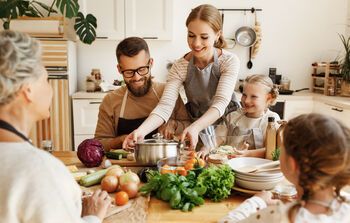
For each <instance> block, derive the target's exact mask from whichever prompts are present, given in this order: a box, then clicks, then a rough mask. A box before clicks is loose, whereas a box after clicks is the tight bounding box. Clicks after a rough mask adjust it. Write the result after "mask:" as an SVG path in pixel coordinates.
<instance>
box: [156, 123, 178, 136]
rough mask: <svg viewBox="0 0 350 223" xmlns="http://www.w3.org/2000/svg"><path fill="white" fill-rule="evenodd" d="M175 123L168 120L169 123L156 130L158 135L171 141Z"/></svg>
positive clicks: (175, 127) (175, 126)
mask: <svg viewBox="0 0 350 223" xmlns="http://www.w3.org/2000/svg"><path fill="white" fill-rule="evenodd" d="M177 124H178V123H177V121H175V120H173V119H169V121H168V122H167V123H165V124H163V125H161V126H160V127H159V128H158V131H159V133H160V134H162V135H163V136H164V138H165V139H173V138H174V135H175V132H176V129H177Z"/></svg>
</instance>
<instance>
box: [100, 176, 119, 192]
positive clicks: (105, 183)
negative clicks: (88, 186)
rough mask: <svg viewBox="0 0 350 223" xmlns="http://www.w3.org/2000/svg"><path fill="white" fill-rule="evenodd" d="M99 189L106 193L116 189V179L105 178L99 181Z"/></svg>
mask: <svg viewBox="0 0 350 223" xmlns="http://www.w3.org/2000/svg"><path fill="white" fill-rule="evenodd" d="M101 189H102V190H105V191H107V192H108V193H111V192H114V191H116V190H117V189H118V178H117V177H115V176H105V177H104V178H103V179H102V181H101Z"/></svg>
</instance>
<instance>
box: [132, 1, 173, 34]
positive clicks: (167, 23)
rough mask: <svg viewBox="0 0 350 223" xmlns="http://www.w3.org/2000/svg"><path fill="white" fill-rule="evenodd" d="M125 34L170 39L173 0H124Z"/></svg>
mask: <svg viewBox="0 0 350 223" xmlns="http://www.w3.org/2000/svg"><path fill="white" fill-rule="evenodd" d="M125 11H126V14H125V35H126V37H129V36H139V37H142V38H144V39H158V40H171V39H172V35H173V33H172V29H173V21H172V18H173V0H126V1H125Z"/></svg>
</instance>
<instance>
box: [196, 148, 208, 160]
mask: <svg viewBox="0 0 350 223" xmlns="http://www.w3.org/2000/svg"><path fill="white" fill-rule="evenodd" d="M208 155H209V149H208V148H207V147H205V146H202V148H201V149H200V150H199V151H198V152H197V156H198V157H200V158H202V159H204V160H205V158H206V157H207V156H208Z"/></svg>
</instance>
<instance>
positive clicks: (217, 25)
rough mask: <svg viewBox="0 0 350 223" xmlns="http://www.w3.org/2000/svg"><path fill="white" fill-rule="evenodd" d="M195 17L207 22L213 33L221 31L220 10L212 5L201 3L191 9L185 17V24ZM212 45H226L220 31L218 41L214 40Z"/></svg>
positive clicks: (221, 46)
mask: <svg viewBox="0 0 350 223" xmlns="http://www.w3.org/2000/svg"><path fill="white" fill-rule="evenodd" d="M196 19H199V20H201V21H204V22H206V23H208V25H209V26H210V27H211V28H212V29H213V30H214V32H215V33H218V32H219V31H222V18H221V15H220V12H219V10H218V9H217V8H215V7H214V6H212V5H209V4H203V5H199V6H197V7H196V8H194V9H192V11H191V13H190V14H189V15H188V17H187V20H186V26H187V27H188V24H189V23H190V22H192V21H194V20H196ZM214 46H215V47H216V48H220V49H222V48H225V47H226V41H225V39H224V36H223V33H222V32H221V35H220V37H219V39H218V41H216V42H215V44H214Z"/></svg>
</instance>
